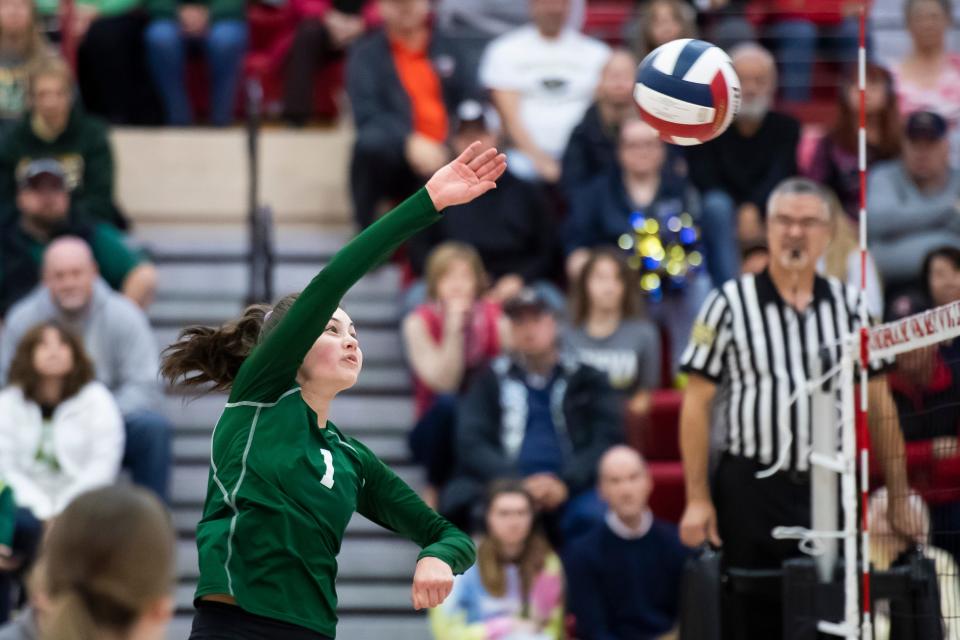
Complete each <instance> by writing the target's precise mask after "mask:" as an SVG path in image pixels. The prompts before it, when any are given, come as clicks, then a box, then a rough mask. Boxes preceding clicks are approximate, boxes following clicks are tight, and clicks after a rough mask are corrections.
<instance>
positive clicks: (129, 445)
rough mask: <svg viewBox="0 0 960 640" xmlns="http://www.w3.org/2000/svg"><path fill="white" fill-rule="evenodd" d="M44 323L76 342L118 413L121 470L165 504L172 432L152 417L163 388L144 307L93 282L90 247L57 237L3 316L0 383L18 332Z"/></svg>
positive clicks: (165, 423) (167, 424)
mask: <svg viewBox="0 0 960 640" xmlns="http://www.w3.org/2000/svg"><path fill="white" fill-rule="evenodd" d="M50 321H54V322H58V323H61V324H63V325H65V326H68V327H70V328H71V329H72V330H74V331H75V332H76V333H77V335H79V336H81V337H82V338H83V342H84V346H85V348H86V350H87V352H88V353H89V355H90V359H91V360H92V361H93V366H94V370H95V372H94V373H95V375H96V377H97V380H99V381H100V382H102V383H103V384H104V385H105V386H106V387H107V388H108V389H109V390H110V393H111V394H113V398H114V400H116V402H117V406H118V407H119V409H120V413H121V414H123V424H124V430H125V433H126V438H125V441H126V446H125V451H124V461H123V462H124V467H126V468H128V469H129V470H130V475H131V476H132V479H133V481H134V482H135V483H137V484H140V485H143V486H145V487H147V488H149V489H151V490H152V491H154V492H155V493H156V494H157V495H158V496H159V497H160V498H161V499H164V500H165V499H166V498H167V485H168V478H169V475H170V441H171V439H172V431H173V428H172V426H171V425H170V421H169V420H168V419H167V418H166V417H165V416H164V415H163V414H161V413H159V412H158V409H159V405H160V402H161V398H162V395H163V390H162V389H161V387H160V382H159V380H158V379H157V371H158V370H159V369H160V361H159V360H160V358H159V354H158V353H157V345H156V340H155V338H154V335H153V331H152V330H151V329H150V322H149V320H148V319H147V316H146V314H145V313H144V312H143V310H142V309H140V308H139V307H137V306H136V305H135V304H133V303H132V302H131V301H130V300H129V299H127V298H126V297H125V296H123V295H121V294H119V293H117V292H115V291H113V290H111V289H110V287H109V285H107V283H106V282H104V281H103V280H101V279H100V277H99V275H98V273H97V264H96V262H95V261H94V258H93V255H92V252H91V251H90V247H89V246H88V245H87V244H86V243H85V242H84V241H83V240H81V239H79V238H74V237H69V236H68V237H63V238H58V239H57V240H54V241H53V242H52V243H51V244H50V246H49V247H47V250H46V252H44V256H43V286H42V287H38V288H37V289H36V290H35V291H34V292H33V293H31V294H30V295H29V296H27V297H26V298H25V299H24V300H22V301H21V302H19V303H18V304H17V305H16V306H14V307H13V309H11V311H10V313H9V314H7V318H6V321H5V323H4V325H3V327H2V331H0V384H2V383H3V382H4V381H5V380H6V376H7V372H8V370H9V367H10V360H11V359H12V358H13V351H14V350H15V349H16V346H17V344H19V342H20V340H21V339H22V338H23V336H24V334H26V332H27V331H28V330H29V329H30V327H33V326H34V325H36V324H37V323H40V322H50Z"/></svg>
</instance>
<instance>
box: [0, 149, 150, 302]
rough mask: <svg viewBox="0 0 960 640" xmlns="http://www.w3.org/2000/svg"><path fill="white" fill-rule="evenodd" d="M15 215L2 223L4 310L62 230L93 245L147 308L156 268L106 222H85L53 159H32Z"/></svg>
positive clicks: (31, 280)
mask: <svg viewBox="0 0 960 640" xmlns="http://www.w3.org/2000/svg"><path fill="white" fill-rule="evenodd" d="M17 185H18V187H17V196H16V204H17V210H16V213H15V215H14V219H13V220H11V221H10V222H8V223H7V224H6V225H0V316H3V315H4V314H5V313H6V312H7V309H9V308H10V307H11V306H12V305H13V304H14V303H15V302H17V301H18V300H19V299H20V298H22V297H24V296H25V295H27V294H28V293H30V291H31V290H32V289H33V288H34V287H35V286H36V285H37V284H38V282H39V281H40V263H41V257H42V256H43V251H44V248H45V247H46V246H47V245H48V244H49V243H50V242H51V241H52V240H54V239H56V238H58V237H60V236H64V235H74V236H78V237H80V238H82V239H83V240H85V241H86V242H87V244H89V245H90V248H91V250H92V251H93V256H94V259H95V260H96V261H97V266H98V268H99V270H100V275H102V276H103V278H104V280H106V281H107V283H108V284H109V285H110V286H111V287H113V288H114V289H116V290H119V291H122V292H123V294H124V295H125V296H127V297H128V298H130V299H131V300H133V301H134V302H135V303H137V304H138V305H139V306H140V307H141V308H146V307H147V306H148V305H149V304H150V302H151V301H152V300H153V292H154V290H155V288H156V279H157V275H156V269H155V268H154V266H153V265H152V264H150V263H149V262H147V260H146V258H145V256H143V255H142V254H141V253H140V252H138V251H134V250H132V249H130V248H129V247H128V246H127V245H126V243H125V240H124V237H123V235H122V234H121V233H120V231H118V230H117V229H116V227H114V226H113V225H110V224H107V223H105V222H99V223H87V222H84V221H82V220H80V219H79V218H80V216H79V215H78V214H77V213H76V212H75V211H72V210H71V202H70V193H69V192H68V191H67V186H66V174H65V173H64V171H63V167H62V166H61V165H60V163H59V162H56V161H55V160H49V159H42V160H34V161H33V162H31V163H30V164H28V165H26V166H25V167H24V168H23V170H22V172H21V173H20V175H19V176H18V182H17Z"/></svg>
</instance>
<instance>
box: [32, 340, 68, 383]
mask: <svg viewBox="0 0 960 640" xmlns="http://www.w3.org/2000/svg"><path fill="white" fill-rule="evenodd" d="M33 367H34V369H36V370H37V373H39V374H40V375H41V376H44V377H48V378H62V377H64V376H66V375H67V374H68V373H70V371H71V369H73V351H71V350H70V345H69V344H67V342H66V340H64V339H63V337H62V336H61V335H60V332H59V331H57V330H56V329H54V328H53V327H47V328H46V329H44V330H43V336H42V337H41V338H40V342H38V343H37V346H36V347H34V349H33Z"/></svg>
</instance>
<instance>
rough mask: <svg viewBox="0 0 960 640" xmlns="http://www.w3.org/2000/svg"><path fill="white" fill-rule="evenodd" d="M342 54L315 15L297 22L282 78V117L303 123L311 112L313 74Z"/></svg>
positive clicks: (299, 123) (298, 123)
mask: <svg viewBox="0 0 960 640" xmlns="http://www.w3.org/2000/svg"><path fill="white" fill-rule="evenodd" d="M341 58H343V50H342V49H338V48H336V47H335V46H334V45H333V42H332V41H331V39H330V34H329V33H328V32H327V27H326V26H325V25H324V24H323V23H322V22H321V21H320V20H319V19H318V18H306V19H304V20H303V21H302V22H301V23H300V24H299V25H298V26H297V32H296V34H295V35H294V37H293V44H292V45H291V46H290V54H289V56H288V57H287V67H286V72H285V74H284V79H283V117H284V118H286V119H287V120H288V121H290V122H291V123H293V124H297V125H303V124H306V123H307V121H308V120H309V119H310V116H312V115H313V85H314V82H313V78H314V75H315V74H316V72H317V71H318V70H319V69H320V68H322V67H323V66H324V65H326V64H329V63H331V62H334V61H336V60H339V59H341Z"/></svg>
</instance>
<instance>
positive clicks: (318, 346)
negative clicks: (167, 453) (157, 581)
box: [162, 143, 506, 640]
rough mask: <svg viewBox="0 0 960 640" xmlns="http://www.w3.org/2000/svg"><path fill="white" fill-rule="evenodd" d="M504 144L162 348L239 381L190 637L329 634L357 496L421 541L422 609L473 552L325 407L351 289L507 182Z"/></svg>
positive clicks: (345, 336) (167, 364)
mask: <svg viewBox="0 0 960 640" xmlns="http://www.w3.org/2000/svg"><path fill="white" fill-rule="evenodd" d="M505 169H506V159H505V157H504V156H503V155H498V154H497V152H496V150H495V149H488V150H486V151H482V149H481V145H480V144H479V143H474V144H473V145H471V146H470V147H469V148H468V149H466V150H465V151H464V152H463V154H461V155H460V157H459V158H457V159H456V160H454V161H453V162H451V163H450V164H448V165H446V166H445V167H443V168H441V169H440V170H439V171H437V173H435V174H434V175H433V176H432V177H431V178H430V180H429V181H428V182H427V184H426V186H425V187H424V188H423V189H421V190H420V191H418V192H417V193H415V194H414V195H413V196H411V197H410V198H409V199H407V200H406V201H405V202H403V203H402V204H400V205H399V206H398V207H397V208H396V209H394V210H393V211H391V212H390V213H388V214H387V215H385V216H384V217H383V218H381V219H380V220H379V221H378V222H376V223H375V224H373V225H371V226H370V227H368V228H367V229H366V230H365V231H364V232H363V233H361V234H360V235H359V236H357V237H356V238H354V239H353V240H352V241H351V242H350V243H349V244H347V245H346V246H345V247H343V248H342V249H341V250H340V251H339V252H338V253H337V254H336V255H335V256H334V257H333V259H332V260H331V261H330V263H329V264H328V265H327V266H326V268H324V269H323V270H322V271H321V272H320V273H319V274H318V275H317V276H316V277H315V278H314V279H313V281H312V282H311V283H310V284H309V285H308V286H307V288H306V289H304V291H303V292H302V293H300V294H299V295H298V296H297V295H293V296H287V297H286V298H283V299H281V300H280V301H279V302H278V303H277V304H276V305H274V306H273V307H272V308H270V307H265V306H252V307H249V308H248V309H247V310H246V311H245V312H244V313H243V315H242V317H241V318H239V319H238V320H236V321H233V322H231V323H228V324H226V325H223V326H221V327H220V328H218V329H210V328H204V327H193V328H188V329H185V330H184V331H183V332H182V333H181V336H180V338H179V340H178V341H177V342H176V343H175V344H173V345H172V346H171V347H169V348H168V349H167V351H166V353H165V355H164V361H163V364H162V372H163V374H164V376H166V377H167V378H168V379H169V380H171V381H173V382H175V383H180V384H185V385H197V384H206V383H213V387H214V388H215V389H220V390H227V389H229V391H230V396H229V400H228V402H227V404H226V407H225V408H224V410H223V413H222V414H221V417H220V419H219V421H218V422H217V426H216V428H215V429H214V432H213V436H212V446H211V460H210V478H209V482H208V487H207V498H206V502H205V505H204V510H203V518H202V519H201V521H200V523H199V525H198V526H197V547H198V549H199V560H200V580H199V584H198V586H197V591H196V594H195V598H196V600H195V604H196V606H197V613H196V616H195V617H194V622H193V631H192V633H191V635H190V638H191V639H192V640H201V639H202V640H208V639H213V638H217V639H219V638H223V639H227V638H229V639H230V640H238V639H240V640H243V639H254V638H256V639H258V640H261V639H270V638H282V639H283V640H299V639H301V638H303V639H306V638H311V639H323V638H333V637H334V635H335V633H336V623H337V617H336V605H337V599H336V593H335V588H334V582H335V580H336V575H337V561H336V556H337V553H338V552H339V551H340V544H341V541H342V540H343V534H344V530H345V529H346V527H347V523H348V522H349V521H350V518H351V516H352V515H353V512H354V511H357V512H359V513H360V514H362V515H364V516H366V517H368V518H370V519H371V520H373V521H374V522H376V523H378V524H380V525H382V526H384V527H386V528H388V529H391V530H393V531H396V532H398V533H400V534H402V535H404V536H406V537H408V538H410V539H411V540H413V541H414V542H415V543H417V544H418V545H419V546H421V547H422V548H423V551H422V552H421V553H420V556H419V559H418V562H417V566H416V570H415V573H414V577H413V588H412V599H413V605H414V607H415V608H417V609H422V608H426V607H434V606H436V605H438V604H440V603H441V602H443V600H444V598H446V596H447V595H448V594H449V593H450V589H451V588H452V585H453V574H454V573H462V572H464V571H465V570H466V569H467V568H469V567H470V565H471V564H473V561H474V556H475V552H474V547H473V543H472V542H471V540H470V538H469V537H467V536H466V534H464V533H463V532H461V531H460V530H458V529H457V528H456V527H454V526H453V525H452V524H450V523H449V522H447V521H446V520H444V519H443V518H441V517H440V516H439V515H437V514H436V513H435V512H434V511H433V510H431V509H430V508H429V507H427V506H426V505H425V504H424V503H423V502H422V501H421V500H420V498H419V497H418V496H417V495H416V493H414V491H413V490H412V489H410V487H408V486H407V485H406V484H405V483H404V482H403V481H402V480H401V479H400V478H398V477H397V476H396V474H394V473H393V472H392V471H391V470H390V469H389V468H388V467H387V466H386V465H384V464H383V463H382V462H381V461H380V460H379V459H377V457H376V456H375V455H374V454H373V453H372V452H371V451H370V449H368V448H367V447H366V446H364V445H363V444H361V443H360V442H359V441H357V440H355V439H353V438H351V437H348V436H345V435H344V434H343V433H342V432H341V431H340V430H339V429H338V428H337V427H336V426H335V425H334V424H333V423H331V422H329V421H328V420H327V417H328V413H329V410H330V402H331V401H332V400H333V398H334V396H336V395H337V394H338V393H339V392H340V391H343V390H345V389H348V388H350V387H351V386H353V385H354V383H356V381H357V376H358V374H359V373H360V369H361V366H362V364H363V355H362V353H361V351H360V346H359V343H358V340H357V333H356V330H355V328H354V325H353V323H352V322H351V320H350V317H349V316H348V315H347V314H346V312H345V311H344V310H343V309H340V308H338V305H339V302H340V299H341V298H342V297H343V295H344V294H345V293H346V292H347V290H348V289H349V288H350V287H351V286H352V285H353V284H354V283H355V282H356V281H357V280H359V279H360V277H361V276H363V275H364V274H365V273H366V272H367V271H368V270H369V269H371V268H373V267H375V266H377V265H378V264H380V263H381V262H382V261H383V260H384V259H386V258H387V257H388V256H389V255H390V254H391V253H392V252H393V251H394V250H395V249H396V248H397V247H398V246H399V245H400V244H401V243H402V242H403V241H404V240H406V239H407V238H409V237H410V236H411V235H413V234H414V233H416V232H417V231H419V230H421V229H423V228H424V227H426V226H428V225H430V224H431V223H433V222H435V221H437V220H438V219H439V215H438V212H439V211H441V210H442V209H444V208H446V207H448V206H452V205H456V204H462V203H465V202H470V201H471V200H473V199H475V198H477V197H478V196H480V195H482V194H484V193H486V192H487V191H489V190H490V189H493V188H495V186H496V184H495V181H496V179H497V178H499V177H500V175H502V174H503V171H504V170H505Z"/></svg>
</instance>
